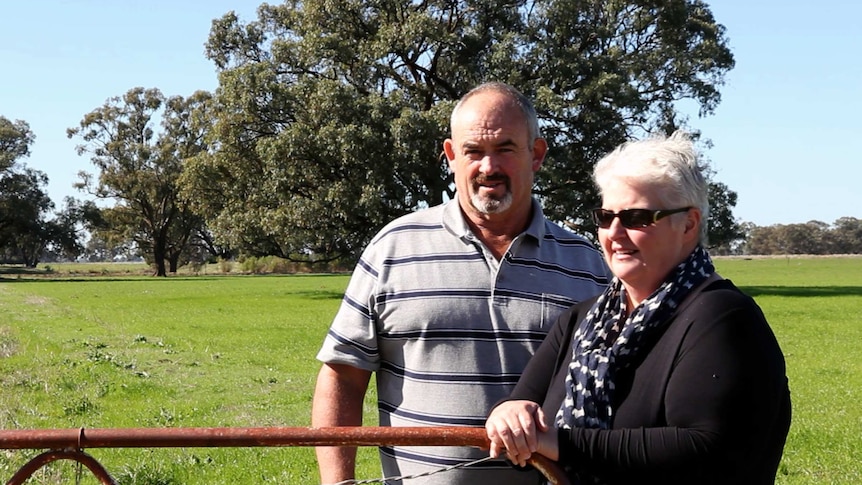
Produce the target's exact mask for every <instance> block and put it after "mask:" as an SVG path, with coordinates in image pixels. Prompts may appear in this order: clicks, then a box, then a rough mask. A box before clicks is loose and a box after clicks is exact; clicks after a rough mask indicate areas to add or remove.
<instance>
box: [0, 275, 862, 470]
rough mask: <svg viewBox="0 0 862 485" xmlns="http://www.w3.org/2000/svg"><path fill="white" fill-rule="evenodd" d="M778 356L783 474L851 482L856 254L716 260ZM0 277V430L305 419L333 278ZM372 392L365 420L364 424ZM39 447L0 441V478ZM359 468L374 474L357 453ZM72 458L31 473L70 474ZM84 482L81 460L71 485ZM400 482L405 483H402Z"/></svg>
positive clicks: (262, 461)
mask: <svg viewBox="0 0 862 485" xmlns="http://www.w3.org/2000/svg"><path fill="white" fill-rule="evenodd" d="M716 266H717V267H718V270H719V272H720V273H722V274H723V275H724V276H725V277H727V278H730V279H732V280H733V281H734V282H735V283H736V284H737V285H739V286H740V287H742V288H743V289H744V290H745V291H747V292H749V293H750V294H751V295H753V296H754V297H755V298H756V299H757V301H758V302H759V303H760V304H761V306H762V307H763V309H764V312H765V313H766V316H767V318H769V320H770V323H771V324H772V326H773V328H774V330H775V333H776V335H777V336H778V339H779V341H780V342H781V345H782V348H783V350H784V353H785V356H786V358H787V365H788V374H789V376H790V381H791V391H792V396H793V405H794V416H793V425H792V427H791V431H790V436H789V438H788V443H787V446H786V448H785V458H784V461H783V462H782V465H781V468H780V470H779V477H778V480H777V483H780V484H806V485H807V484H845V483H846V484H853V483H862V405H860V401H862V364H860V361H859V359H858V356H859V352H858V350H857V349H858V347H859V344H858V342H860V341H862V303H860V302H862V299H860V296H862V258H776V259H754V260H744V259H718V260H717V261H716ZM94 268H95V267H94V266H87V267H86V269H77V268H74V267H67V268H63V271H55V274H53V275H51V277H50V278H46V277H42V276H40V277H35V276H34V275H32V274H24V275H20V277H19V275H15V274H9V273H8V272H7V273H6V274H0V277H2V279H0V308H2V311H3V313H4V315H5V318H4V320H3V322H2V323H0V383H2V393H0V427H2V428H4V429H31V428H79V427H81V426H84V427H88V428H97V427H165V426H170V427H177V426H183V427H188V426H204V427H223V426H224V427H229V426H237V427H240V426H242V427H245V426H307V425H308V424H309V415H310V404H311V395H312V392H313V388H314V379H315V377H316V373H317V370H318V368H319V363H318V362H317V361H316V360H315V359H314V356H315V354H316V352H317V349H318V347H319V345H320V342H321V340H322V339H323V336H324V335H325V333H326V329H327V327H328V324H329V321H330V319H331V318H332V316H333V315H334V313H335V311H336V309H337V307H338V304H339V302H340V298H341V294H342V292H343V290H344V288H345V286H346V284H347V279H348V277H347V276H345V275H296V276H218V275H212V274H210V275H202V276H190V275H184V276H178V277H170V278H167V279H165V278H162V279H158V278H151V277H146V276H140V271H138V270H136V269H134V268H133V269H129V267H123V269H122V270H119V271H116V270H115V267H113V266H104V267H102V268H95V269H94ZM375 413H376V411H375V405H374V401H373V394H372V395H369V397H368V399H367V400H366V424H372V425H373V424H375V423H376V414H375ZM38 452H39V451H38V450H21V451H0V479H2V480H7V479H9V478H11V476H12V475H13V474H14V472H15V471H16V470H17V469H18V468H19V467H20V466H21V465H22V464H23V463H24V462H25V461H26V460H27V459H29V457H32V456H34V455H36V454H37V453H38ZM89 452H90V454H92V455H93V456H95V457H96V458H97V459H98V460H99V461H100V462H102V463H103V464H104V465H105V467H106V468H107V469H108V470H109V471H110V472H111V473H112V475H113V476H114V477H115V478H116V479H117V480H118V481H119V482H120V483H122V484H139V485H180V484H182V485H186V484H190V485H195V484H201V485H203V484H207V485H211V484H239V483H282V484H287V483H291V484H293V483H318V480H317V471H316V463H315V461H314V454H313V450H312V449H310V448H300V447H284V448H186V449H170V448H167V449H93V450H89ZM359 462H360V464H359V477H360V478H372V477H375V476H378V474H379V472H378V466H377V460H376V452H375V450H373V449H370V448H363V449H361V452H360V459H359ZM75 469H76V467H75V466H74V465H72V464H59V465H54V466H52V467H49V468H48V469H46V471H45V472H42V473H40V474H39V475H38V476H36V477H34V478H33V479H32V480H30V481H29V482H28V483H42V484H54V483H75V482H73V480H75V476H74V475H75ZM77 483H81V484H96V483H98V482H97V480H96V479H95V478H92V477H91V476H90V475H89V474H88V473H87V472H86V470H85V473H84V474H83V476H82V478H81V479H80V481H79V482H77ZM405 483H409V481H408V482H405Z"/></svg>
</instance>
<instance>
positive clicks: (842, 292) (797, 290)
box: [739, 286, 862, 297]
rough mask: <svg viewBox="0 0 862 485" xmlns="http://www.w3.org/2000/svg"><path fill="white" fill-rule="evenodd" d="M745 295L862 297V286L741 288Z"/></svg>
mask: <svg viewBox="0 0 862 485" xmlns="http://www.w3.org/2000/svg"><path fill="white" fill-rule="evenodd" d="M739 289H740V290H742V291H743V292H744V293H745V294H747V295H749V296H752V297H758V296H792V297H797V296H803V297H804V296H818V297H823V296H862V286H740V287H739Z"/></svg>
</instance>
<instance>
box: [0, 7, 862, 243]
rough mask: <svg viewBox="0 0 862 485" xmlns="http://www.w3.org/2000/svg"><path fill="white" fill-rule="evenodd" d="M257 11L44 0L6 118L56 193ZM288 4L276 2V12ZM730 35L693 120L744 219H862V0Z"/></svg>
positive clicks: (718, 10) (206, 77)
mask: <svg viewBox="0 0 862 485" xmlns="http://www.w3.org/2000/svg"><path fill="white" fill-rule="evenodd" d="M260 3H262V2H257V1H228V0H207V1H201V2H191V1H186V2H183V1H177V0H173V1H166V0H149V1H132V0H125V1H122V2H120V1H111V0H101V1H97V0H89V1H88V0H66V1H59V0H56V1H48V0H33V1H29V2H23V1H20V2H7V3H6V4H4V6H3V13H2V16H0V62H2V66H3V71H2V74H0V115H2V116H5V117H6V118H8V119H10V120H17V119H21V120H24V121H26V122H28V123H29V124H30V128H31V129H32V130H33V132H34V133H35V135H36V142H35V143H34V145H33V146H32V154H31V156H30V157H29V158H27V159H24V160H23V161H24V162H25V163H26V164H27V165H28V166H30V167H32V168H35V169H38V170H41V171H43V172H45V173H46V174H48V177H49V179H50V184H49V186H48V192H49V195H50V196H51V198H52V199H53V200H54V201H55V203H57V205H58V206H59V205H60V204H61V201H62V199H63V197H65V196H74V197H77V198H83V197H84V194H83V193H81V192H78V191H76V190H75V189H74V188H73V187H72V184H73V183H75V182H76V181H77V180H78V177H77V173H78V172H79V171H81V170H84V171H88V172H92V171H93V166H92V164H91V163H90V161H89V159H88V158H87V157H86V156H84V157H79V156H78V155H77V154H76V153H75V149H74V147H75V144H76V140H74V139H72V140H70V139H67V138H66V129H67V128H70V127H74V126H77V125H78V123H79V122H80V120H81V118H82V117H83V116H84V115H85V114H86V113H89V112H90V111H92V110H93V109H95V108H97V107H99V106H101V105H102V104H104V102H105V101H106V100H107V99H108V98H109V97H113V96H120V95H122V94H124V93H125V92H126V91H128V90H129V89H131V88H133V87H136V86H142V87H145V88H151V87H155V88H159V89H160V90H161V91H162V92H163V93H164V94H165V95H167V96H172V95H181V96H188V95H190V94H192V93H193V92H194V91H196V90H198V89H205V90H214V89H215V87H216V85H217V78H216V73H215V68H214V66H213V64H212V63H211V62H210V61H209V60H207V59H206V58H205V57H204V47H203V45H204V43H205V42H206V39H207V36H208V34H209V30H210V26H211V23H212V20H213V19H216V18H219V17H221V16H222V15H223V14H225V13H227V12H228V11H230V10H234V11H236V12H237V14H238V15H239V16H240V18H241V19H243V20H246V21H249V20H254V19H255V18H256V9H257V6H258V5H260ZM273 3H275V2H273ZM709 3H710V7H711V9H712V12H713V14H714V15H715V17H716V19H717V20H718V22H719V23H721V24H723V25H724V26H725V27H726V28H727V37H728V38H729V43H730V47H731V49H732V51H733V53H734V56H735V58H736V67H735V68H734V69H733V70H732V71H731V72H730V73H729V74H728V76H727V78H726V81H727V83H726V85H725V86H723V87H722V88H721V92H722V102H721V104H720V105H719V106H718V109H717V110H716V112H715V113H714V114H713V115H712V116H709V117H706V118H703V119H698V118H696V117H692V119H691V120H690V124H691V125H692V126H694V127H696V128H698V129H700V130H701V131H702V132H703V134H704V136H705V137H707V138H709V139H711V140H712V142H713V144H714V146H713V147H712V148H711V149H709V150H708V151H707V152H706V153H705V155H706V156H707V157H708V158H709V159H710V161H711V163H712V166H713V168H714V169H715V170H716V171H717V175H716V180H718V181H720V182H723V183H725V184H727V186H728V187H729V188H730V189H731V190H733V191H735V192H737V194H738V195H739V200H738V203H737V206H736V208H735V209H734V214H735V216H736V217H737V218H738V219H739V220H742V221H748V222H753V223H755V224H757V225H761V226H763V225H770V224H779V223H780V224H789V223H802V222H807V221H810V220H819V221H823V222H826V223H832V222H834V221H835V220H836V219H838V218H839V217H844V216H850V217H856V218H862V188H860V185H862V163H860V160H859V158H860V156H859V155H858V154H857V153H856V152H854V151H853V149H854V148H855V144H854V143H853V141H852V140H854V139H856V136H859V132H860V131H862V121H860V119H862V118H860V116H859V113H860V112H862V82H860V80H862V54H860V52H862V29H860V28H859V27H858V25H857V22H858V19H859V18H862V2H857V1H855V0H844V1H841V0H824V1H821V2H817V3H811V2H802V1H798V0H787V1H780V0H764V1H758V2H754V1H750V0H721V1H713V2H709Z"/></svg>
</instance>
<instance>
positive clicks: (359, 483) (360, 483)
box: [332, 456, 493, 485]
mask: <svg viewBox="0 0 862 485" xmlns="http://www.w3.org/2000/svg"><path fill="white" fill-rule="evenodd" d="M489 460H493V458H492V457H490V456H486V457H485V458H479V459H478V460H474V461H465V462H464V463H456V464H454V465H450V466H447V467H444V468H440V469H437V470H431V471H427V472H423V473H417V474H415V475H402V476H400V477H383V478H371V479H368V480H356V479H350V480H342V481H340V482H337V483H333V484H332V485H365V484H368V483H386V482H387V481H393V482H394V481H399V480H400V481H404V480H410V479H412V478H422V477H427V476H431V475H436V474H438V473H443V472H448V471H450V470H455V469H457V468H466V467H468V466H471V465H478V464H479V463H484V462H486V461H489Z"/></svg>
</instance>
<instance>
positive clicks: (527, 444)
mask: <svg viewBox="0 0 862 485" xmlns="http://www.w3.org/2000/svg"><path fill="white" fill-rule="evenodd" d="M485 431H486V432H487V433H488V439H489V440H491V449H490V453H491V456H493V457H494V458H497V457H498V456H501V455H503V453H505V454H506V458H508V459H509V461H511V462H512V463H515V464H517V465H519V466H525V465H526V464H527V460H528V459H529V458H530V457H531V456H532V455H533V453H540V454H542V455H545V456H546V457H548V458H551V459H553V460H556V456H557V454H558V452H557V435H556V433H555V432H553V431H551V430H550V428H549V427H548V425H547V424H546V422H545V413H544V412H543V411H542V408H541V406H539V405H538V404H536V403H534V402H533V401H506V402H504V403H503V404H500V405H499V406H497V407H496V408H494V409H493V410H492V411H491V415H490V416H488V420H487V421H485ZM551 455H553V456H551Z"/></svg>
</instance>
